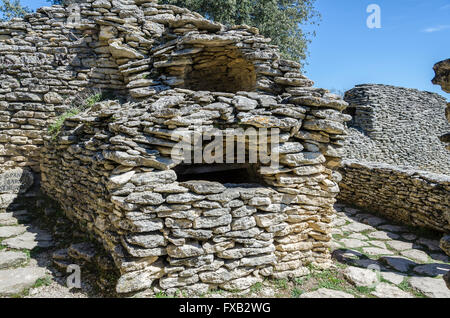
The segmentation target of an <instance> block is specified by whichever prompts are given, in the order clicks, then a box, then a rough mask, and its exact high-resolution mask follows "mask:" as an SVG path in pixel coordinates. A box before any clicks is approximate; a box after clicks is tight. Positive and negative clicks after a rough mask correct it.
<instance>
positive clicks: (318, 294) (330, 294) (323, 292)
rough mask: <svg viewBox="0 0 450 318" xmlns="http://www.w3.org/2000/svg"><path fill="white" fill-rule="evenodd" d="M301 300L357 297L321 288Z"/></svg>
mask: <svg viewBox="0 0 450 318" xmlns="http://www.w3.org/2000/svg"><path fill="white" fill-rule="evenodd" d="M300 298H355V296H353V295H351V294H348V293H345V292H343V291H339V290H333V289H327V288H320V289H318V290H316V291H314V292H309V293H304V294H302V295H301V296H300Z"/></svg>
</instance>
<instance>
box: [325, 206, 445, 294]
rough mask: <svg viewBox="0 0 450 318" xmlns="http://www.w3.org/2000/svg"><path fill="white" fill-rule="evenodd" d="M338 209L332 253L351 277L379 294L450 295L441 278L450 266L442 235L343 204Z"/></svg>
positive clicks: (353, 280)
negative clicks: (431, 234) (428, 235)
mask: <svg viewBox="0 0 450 318" xmlns="http://www.w3.org/2000/svg"><path fill="white" fill-rule="evenodd" d="M336 210H337V211H338V212H337V215H336V217H335V218H334V220H333V225H334V227H335V228H334V230H333V250H334V252H333V257H334V258H335V259H336V260H337V261H338V262H340V263H342V264H345V265H346V268H345V269H344V276H345V278H346V279H347V280H348V281H349V282H350V283H352V284H354V285H356V286H358V287H368V288H372V289H373V288H375V290H374V291H373V292H372V295H373V296H377V297H392V298H403V297H420V296H422V297H432V298H435V297H437V298H450V290H449V289H448V288H447V286H446V284H445V282H444V280H443V278H442V277H443V275H444V274H446V273H447V272H448V271H450V258H449V257H448V256H447V255H446V254H444V253H443V252H442V250H441V249H440V247H439V240H438V238H426V237H424V236H423V235H421V233H420V232H418V231H417V230H415V229H410V228H408V227H405V226H399V225H395V224H393V223H392V222H389V221H388V220H386V219H384V218H381V217H378V216H375V215H373V214H367V213H364V211H361V210H358V209H354V208H350V207H346V206H344V205H339V204H337V205H336Z"/></svg>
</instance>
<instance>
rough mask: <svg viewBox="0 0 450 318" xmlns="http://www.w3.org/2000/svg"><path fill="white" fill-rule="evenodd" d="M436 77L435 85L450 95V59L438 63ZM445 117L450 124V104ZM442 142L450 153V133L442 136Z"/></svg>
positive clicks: (435, 68)
mask: <svg viewBox="0 0 450 318" xmlns="http://www.w3.org/2000/svg"><path fill="white" fill-rule="evenodd" d="M433 69H434V72H435V74H436V76H435V77H434V78H433V80H432V82H433V84H436V85H440V86H441V87H442V90H443V91H444V92H446V93H450V59H447V60H445V61H441V62H439V63H436V65H434V67H433ZM445 117H446V118H447V120H448V121H449V122H450V103H447V108H446V110H445ZM440 139H441V141H442V142H443V143H444V144H446V145H447V150H449V151H450V132H448V130H447V133H446V134H444V135H442V136H441V138H440Z"/></svg>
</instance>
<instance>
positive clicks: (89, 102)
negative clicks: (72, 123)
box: [48, 93, 105, 139]
mask: <svg viewBox="0 0 450 318" xmlns="http://www.w3.org/2000/svg"><path fill="white" fill-rule="evenodd" d="M104 97H105V96H104V95H103V94H102V93H97V94H94V95H91V96H89V97H88V98H87V99H86V100H85V102H84V104H83V105H82V106H80V107H74V108H71V109H69V110H68V111H66V112H64V113H63V114H62V115H60V116H59V117H58V118H57V119H56V121H55V122H54V123H53V124H51V125H50V126H49V127H48V133H49V134H50V135H51V136H52V139H55V138H56V137H57V136H58V134H59V132H60V131H61V127H62V125H63V124H64V121H65V120H66V119H67V118H70V117H73V116H76V115H78V114H79V113H81V112H82V111H84V110H86V109H88V108H91V107H92V106H94V105H95V104H96V103H98V102H100V101H102V100H103V99H104Z"/></svg>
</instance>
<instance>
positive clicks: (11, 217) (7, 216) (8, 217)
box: [0, 210, 30, 226]
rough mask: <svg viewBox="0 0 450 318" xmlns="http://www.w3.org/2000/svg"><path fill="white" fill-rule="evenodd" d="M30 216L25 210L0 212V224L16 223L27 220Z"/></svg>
mask: <svg viewBox="0 0 450 318" xmlns="http://www.w3.org/2000/svg"><path fill="white" fill-rule="evenodd" d="M29 219H30V216H29V214H28V211H27V210H20V211H14V212H3V213H0V225H3V226H8V225H17V224H19V222H20V223H23V222H27V221H29Z"/></svg>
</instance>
